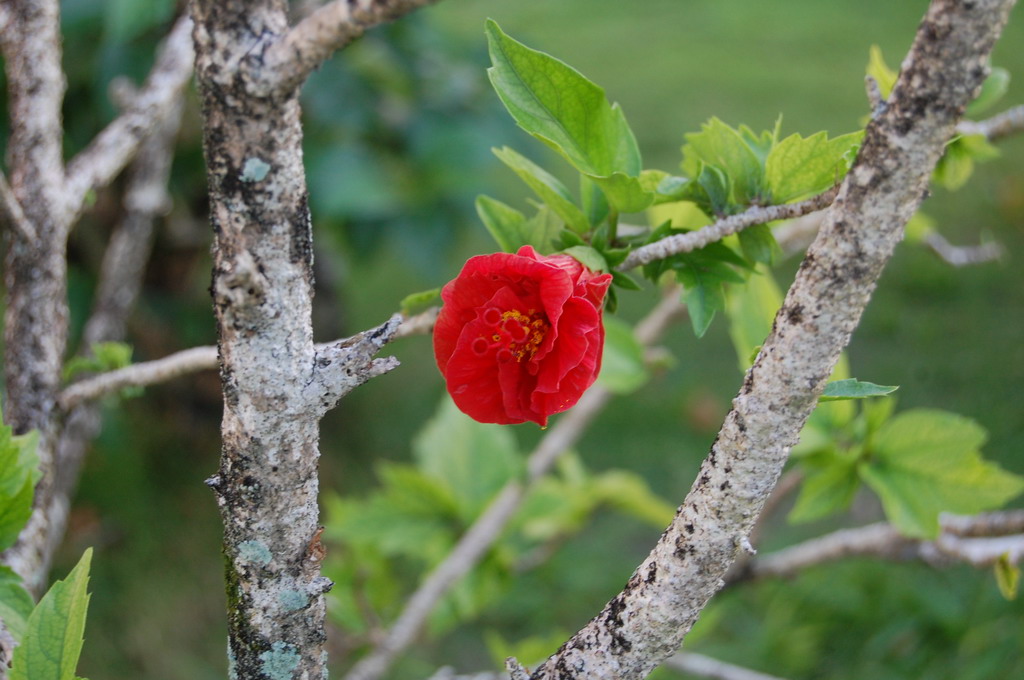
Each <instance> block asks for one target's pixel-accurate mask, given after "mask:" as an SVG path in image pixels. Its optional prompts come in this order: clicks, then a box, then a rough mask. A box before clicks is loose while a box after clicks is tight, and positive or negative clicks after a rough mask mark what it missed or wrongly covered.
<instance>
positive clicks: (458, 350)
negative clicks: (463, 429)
mask: <svg viewBox="0 0 1024 680" xmlns="http://www.w3.org/2000/svg"><path fill="white" fill-rule="evenodd" d="M611 280H612V277H611V275H610V274H595V273H594V272H592V271H590V270H589V269H587V268H586V267H584V266H583V265H582V264H580V263H579V262H578V261H577V260H576V259H574V258H573V257H570V256H569V255H550V256H546V255H539V254H538V253H537V252H536V251H535V250H534V249H533V248H531V247H530V246H523V247H522V248H520V249H519V252H518V253H516V254H514V255H513V254H510V253H496V254H494V255H480V256H477V257H473V258H470V259H469V261H468V262H466V265H465V266H464V267H463V268H462V272H460V273H459V275H458V277H457V278H456V279H455V280H454V281H451V282H449V283H448V285H446V286H445V287H444V289H443V290H442V291H441V299H442V300H444V306H443V307H442V308H441V314H440V315H439V316H438V318H437V323H436V324H435V326H434V356H435V357H436V358H437V365H438V367H439V368H440V369H441V373H442V374H443V375H444V378H445V381H446V382H447V385H448V393H449V394H451V395H452V399H453V400H454V401H455V404H456V406H458V407H459V408H460V409H461V410H462V411H463V412H464V413H466V414H467V415H469V416H470V417H471V418H473V419H474V420H478V421H480V422H482V423H502V424H511V423H522V422H526V421H527V420H532V421H533V422H535V423H537V424H538V425H541V426H544V425H546V424H547V421H548V416H550V415H551V414H552V413H560V412H562V411H564V410H566V409H568V408H570V407H572V406H573V405H574V404H575V403H576V402H577V401H578V400H579V398H580V395H582V394H583V392H584V390H586V389H587V388H588V387H590V386H591V385H592V384H593V382H594V379H595V378H597V373H598V371H599V370H600V369H601V351H602V349H603V348H604V326H603V325H602V323H601V308H602V305H603V302H604V295H605V292H607V290H608V286H609V284H610V283H611Z"/></svg>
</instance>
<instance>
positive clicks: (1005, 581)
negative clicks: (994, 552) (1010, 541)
mask: <svg viewBox="0 0 1024 680" xmlns="http://www.w3.org/2000/svg"><path fill="white" fill-rule="evenodd" d="M993 571H994V572H995V577H996V585H997V586H998V587H999V592H1000V594H1002V596H1003V597H1004V598H1005V599H1007V600H1011V601H1012V600H1016V599H1017V592H1018V591H1019V589H1020V567H1018V566H1017V565H1015V564H1014V563H1013V562H1011V561H1010V556H1009V555H1008V554H1006V553H1004V554H1002V555H1000V556H999V559H998V560H996V563H995V565H993Z"/></svg>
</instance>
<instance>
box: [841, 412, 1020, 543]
mask: <svg viewBox="0 0 1024 680" xmlns="http://www.w3.org/2000/svg"><path fill="white" fill-rule="evenodd" d="M986 437H987V435H986V433H985V430H984V429H983V428H982V427H981V426H979V425H978V424H977V423H975V422H974V421H972V420H970V419H968V418H964V417H962V416H959V415H956V414H954V413H948V412H945V411H935V410H929V409H914V410H911V411H906V412H905V413H901V414H900V415H898V416H896V417H894V418H892V419H890V420H889V421H888V422H886V423H885V424H884V425H883V426H882V427H881V428H879V430H878V432H877V433H876V434H875V438H874V443H873V450H872V451H871V456H870V459H869V460H868V461H867V462H865V463H863V464H862V465H861V466H860V469H859V472H860V475H861V478H862V479H863V480H864V481H865V482H867V484H868V485H869V486H871V488H872V489H874V491H875V493H877V494H878V496H879V498H880V499H881V501H882V507H883V508H884V509H885V514H886V516H887V517H888V518H889V521H891V522H892V523H893V524H894V525H896V527H897V528H898V529H899V530H900V531H901V532H902V533H904V534H905V535H907V536H912V537H918V538H935V537H936V536H937V535H938V532H939V513H940V512H952V513H957V514H965V515H970V514H975V513H978V512H983V511H985V510H992V509H994V508H998V507H1000V506H1002V505H1003V504H1005V503H1006V502H1007V501H1008V500H1010V499H1011V498H1013V497H1014V496H1017V495H1018V494H1020V493H1021V492H1022V491H1024V478H1021V477H1019V476H1017V475H1015V474H1013V473H1010V472H1007V471H1005V470H1003V469H1002V468H1000V467H999V466H998V465H996V464H995V463H991V462H988V461H985V460H984V459H983V458H982V457H981V454H980V452H979V450H978V449H979V447H980V446H981V445H982V444H983V443H984V441H985V439H986Z"/></svg>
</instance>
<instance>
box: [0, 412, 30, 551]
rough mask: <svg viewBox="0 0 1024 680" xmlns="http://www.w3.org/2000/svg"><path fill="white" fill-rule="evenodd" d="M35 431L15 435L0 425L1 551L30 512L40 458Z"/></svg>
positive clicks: (12, 539) (16, 535)
mask: <svg viewBox="0 0 1024 680" xmlns="http://www.w3.org/2000/svg"><path fill="white" fill-rule="evenodd" d="M38 443H39V433H38V432H36V431H35V430H33V431H31V432H29V433H27V434H23V435H17V436H15V435H14V434H13V430H11V428H10V427H8V426H7V425H3V424H0V551H3V550H5V549H6V548H9V547H10V546H11V545H13V544H14V542H15V541H16V540H17V538H18V534H19V533H20V532H21V529H22V527H24V526H25V522H27V521H28V518H29V517H30V516H31V515H32V496H33V492H34V491H35V486H36V482H37V481H39V470H38V466H39V458H38V456H37V455H36V447H37V445H38Z"/></svg>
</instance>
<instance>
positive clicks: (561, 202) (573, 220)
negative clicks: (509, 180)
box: [492, 146, 590, 234]
mask: <svg viewBox="0 0 1024 680" xmlns="http://www.w3.org/2000/svg"><path fill="white" fill-rule="evenodd" d="M492 151H493V152H494V155H495V156H497V157H498V158H499V159H501V162H502V163H504V164H505V165H507V166H508V167H510V168H512V170H513V171H514V172H515V173H516V174H517V175H519V178H520V179H522V180H523V181H524V182H526V184H527V185H528V186H529V187H530V188H531V189H532V190H533V191H534V193H536V194H537V196H539V197H540V199H541V200H542V201H544V203H546V204H547V205H548V207H549V208H551V209H552V210H554V211H555V214H557V215H558V216H559V217H561V218H562V219H563V220H564V221H565V223H566V225H567V226H568V227H569V228H570V229H572V230H573V231H575V232H577V233H580V234H585V233H587V232H588V231H589V230H590V222H589V221H588V220H587V217H586V216H585V215H584V214H583V211H582V210H580V208H579V206H577V205H576V204H575V203H574V202H573V200H572V197H571V196H570V195H569V190H568V189H566V188H565V185H564V184H562V183H561V182H560V181H559V180H558V179H557V178H556V177H555V176H554V175H551V174H549V173H548V172H547V171H546V170H544V169H543V168H542V167H540V166H539V165H537V164H536V163H534V162H533V161H531V160H530V159H528V158H526V157H525V156H523V155H522V154H520V153H518V152H517V151H515V150H514V149H510V148H509V147H507V146H506V147H503V148H501V149H492Z"/></svg>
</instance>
